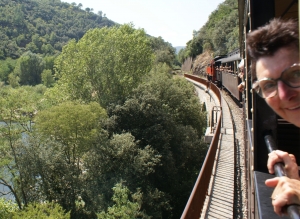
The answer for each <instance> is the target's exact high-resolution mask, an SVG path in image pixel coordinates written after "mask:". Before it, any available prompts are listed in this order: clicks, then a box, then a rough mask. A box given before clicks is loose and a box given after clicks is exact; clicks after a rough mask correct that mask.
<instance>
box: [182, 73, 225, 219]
mask: <svg viewBox="0 0 300 219" xmlns="http://www.w3.org/2000/svg"><path fill="white" fill-rule="evenodd" d="M184 76H185V77H187V78H190V79H192V80H195V81H197V82H199V83H201V84H203V85H206V80H204V79H202V78H199V77H196V76H194V75H189V74H184ZM211 90H212V91H213V92H214V93H215V95H216V96H217V98H218V100H219V102H220V104H221V92H220V90H219V89H218V88H217V86H215V85H214V84H211ZM221 119H222V113H220V114H219V116H218V123H217V126H216V131H215V134H214V136H213V139H212V141H211V144H210V146H209V149H208V152H207V155H206V157H205V160H204V163H203V165H202V168H201V171H200V173H199V175H198V178H197V180H196V183H195V185H194V188H193V190H192V193H191V195H190V197H189V200H188V202H187V204H186V206H185V209H184V211H183V213H182V215H181V219H199V218H200V215H201V212H202V208H203V205H204V202H205V199H206V194H207V191H208V187H209V183H210V179H211V174H212V170H213V166H214V162H215V156H216V152H217V148H218V143H219V136H220V131H221Z"/></svg>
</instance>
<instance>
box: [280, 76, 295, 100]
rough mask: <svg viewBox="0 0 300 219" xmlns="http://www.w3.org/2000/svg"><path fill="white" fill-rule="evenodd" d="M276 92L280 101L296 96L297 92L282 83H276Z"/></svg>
mask: <svg viewBox="0 0 300 219" xmlns="http://www.w3.org/2000/svg"><path fill="white" fill-rule="evenodd" d="M277 89H278V90H277V92H278V96H279V98H280V99H281V100H290V99H292V98H293V97H295V96H296V95H297V91H296V90H295V89H293V88H291V87H289V86H288V85H286V84H285V83H284V82H282V81H280V80H279V81H278V82H277Z"/></svg>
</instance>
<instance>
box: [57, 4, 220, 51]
mask: <svg viewBox="0 0 300 219" xmlns="http://www.w3.org/2000/svg"><path fill="white" fill-rule="evenodd" d="M61 1H62V2H67V3H72V2H75V3H76V4H79V3H81V4H82V5H83V7H82V9H85V8H93V10H94V11H93V12H94V13H97V12H98V11H102V13H103V14H105V15H106V17H107V18H108V19H110V20H112V21H114V22H116V23H119V24H126V23H133V24H134V27H135V28H143V29H144V30H145V31H146V33H147V34H149V35H151V36H154V37H159V36H161V37H162V38H163V39H164V41H166V42H169V43H171V44H172V46H173V47H177V46H185V45H186V43H187V42H188V41H189V40H191V39H192V38H193V30H196V31H198V30H199V29H200V28H201V27H202V26H203V25H204V24H205V23H206V22H207V21H208V17H209V15H210V14H211V12H213V11H214V10H216V9H217V7H218V5H219V4H220V3H223V2H224V0H106V1H99V0H98V1H97V0H61Z"/></svg>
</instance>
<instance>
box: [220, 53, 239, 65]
mask: <svg viewBox="0 0 300 219" xmlns="http://www.w3.org/2000/svg"><path fill="white" fill-rule="evenodd" d="M235 60H241V56H240V53H237V54H234V55H232V56H227V57H225V58H222V59H219V60H218V61H217V62H221V63H226V62H232V61H235Z"/></svg>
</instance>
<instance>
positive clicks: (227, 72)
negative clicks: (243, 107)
mask: <svg viewBox="0 0 300 219" xmlns="http://www.w3.org/2000/svg"><path fill="white" fill-rule="evenodd" d="M220 61H221V68H222V66H223V71H222V72H221V74H219V75H220V77H221V83H222V86H223V87H224V88H225V89H226V90H228V91H229V92H230V94H231V95H232V96H233V97H234V98H235V99H236V100H237V101H238V102H242V93H240V92H239V90H238V85H239V84H240V83H241V82H242V80H241V78H240V77H239V73H240V72H239V68H238V64H239V62H240V61H241V58H240V52H239V50H235V51H233V52H231V53H229V54H228V56H227V57H226V58H223V59H221V60H220Z"/></svg>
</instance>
